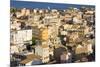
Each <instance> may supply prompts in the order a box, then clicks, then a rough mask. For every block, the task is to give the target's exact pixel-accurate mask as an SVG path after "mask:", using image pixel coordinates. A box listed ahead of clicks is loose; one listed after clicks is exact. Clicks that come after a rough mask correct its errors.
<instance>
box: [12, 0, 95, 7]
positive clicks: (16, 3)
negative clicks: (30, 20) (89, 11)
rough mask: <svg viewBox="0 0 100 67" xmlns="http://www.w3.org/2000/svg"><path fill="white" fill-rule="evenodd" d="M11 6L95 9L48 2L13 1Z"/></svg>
mask: <svg viewBox="0 0 100 67" xmlns="http://www.w3.org/2000/svg"><path fill="white" fill-rule="evenodd" d="M10 6H11V7H15V8H29V9H32V8H39V9H48V7H49V8H50V9H67V8H69V7H75V8H80V7H92V8H95V5H79V4H65V3H48V2H35V1H32V2H30V1H17V0H11V1H10Z"/></svg>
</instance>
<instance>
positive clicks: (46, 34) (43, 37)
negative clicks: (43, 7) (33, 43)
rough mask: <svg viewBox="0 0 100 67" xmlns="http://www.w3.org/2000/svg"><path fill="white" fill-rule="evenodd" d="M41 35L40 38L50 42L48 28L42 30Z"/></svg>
mask: <svg viewBox="0 0 100 67" xmlns="http://www.w3.org/2000/svg"><path fill="white" fill-rule="evenodd" d="M40 31H41V33H40V36H41V37H40V38H41V39H42V40H48V29H47V28H42V29H41V30H40Z"/></svg>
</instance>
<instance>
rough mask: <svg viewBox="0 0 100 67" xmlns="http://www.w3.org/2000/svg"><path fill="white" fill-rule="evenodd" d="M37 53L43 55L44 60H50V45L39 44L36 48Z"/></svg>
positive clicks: (45, 61) (44, 61)
mask: <svg viewBox="0 0 100 67" xmlns="http://www.w3.org/2000/svg"><path fill="white" fill-rule="evenodd" d="M35 54H36V55H39V56H41V57H42V62H43V63H47V62H49V60H50V59H49V46H48V45H38V46H36V48H35Z"/></svg>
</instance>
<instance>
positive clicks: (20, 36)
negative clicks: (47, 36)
mask: <svg viewBox="0 0 100 67" xmlns="http://www.w3.org/2000/svg"><path fill="white" fill-rule="evenodd" d="M10 37H11V43H13V44H24V43H27V42H28V43H31V40H32V29H27V30H18V31H11V35H10Z"/></svg>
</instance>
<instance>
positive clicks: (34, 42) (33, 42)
mask: <svg viewBox="0 0 100 67" xmlns="http://www.w3.org/2000/svg"><path fill="white" fill-rule="evenodd" d="M32 45H36V39H35V38H34V37H32Z"/></svg>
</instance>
